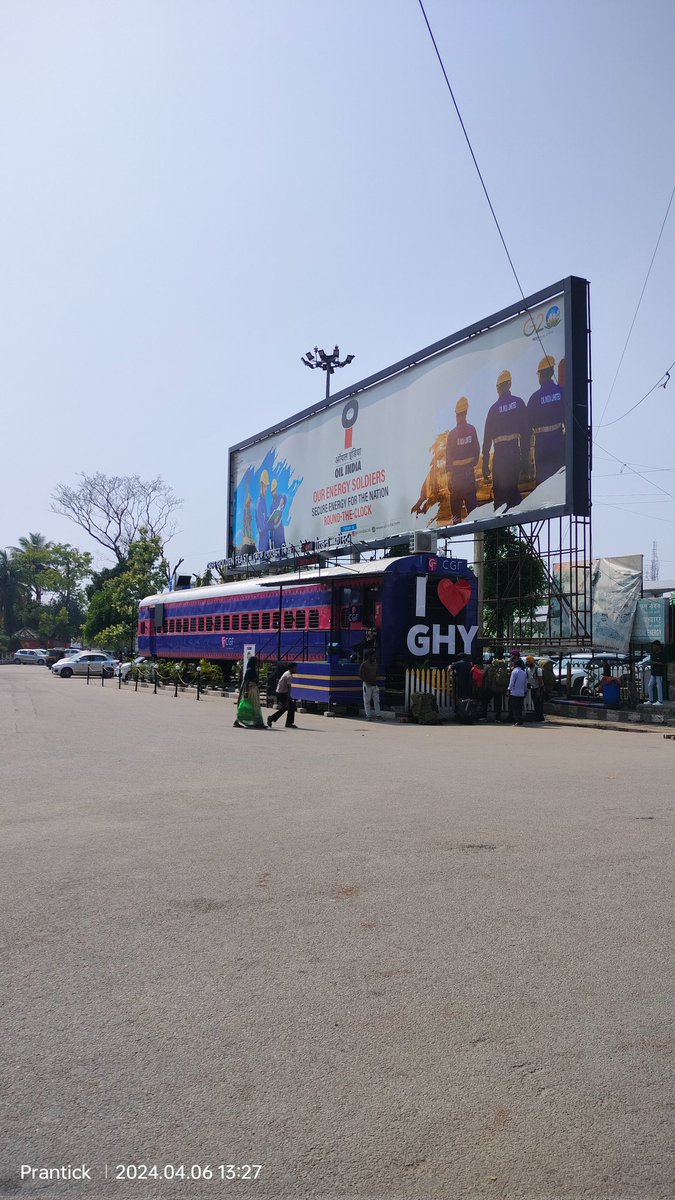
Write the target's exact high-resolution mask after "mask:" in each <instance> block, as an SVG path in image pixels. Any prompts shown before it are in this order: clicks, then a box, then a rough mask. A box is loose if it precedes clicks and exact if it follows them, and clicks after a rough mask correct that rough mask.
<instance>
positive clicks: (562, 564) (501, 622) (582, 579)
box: [473, 516, 593, 651]
mask: <svg viewBox="0 0 675 1200" xmlns="http://www.w3.org/2000/svg"><path fill="white" fill-rule="evenodd" d="M474 557H475V561H474V563H473V569H474V571H475V572H476V574H477V576H478V580H479V597H481V596H482V605H481V608H482V619H481V609H479V623H480V625H481V627H482V633H483V638H484V642H485V644H488V643H491V644H493V645H497V644H498V645H500V646H511V647H522V646H527V647H528V648H530V649H533V650H534V649H537V648H539V649H541V650H542V651H543V650H544V649H549V650H563V649H567V648H571V647H574V646H577V647H578V646H588V645H590V644H591V642H592V638H593V624H592V602H591V561H592V546H591V519H590V517H578V516H571V517H569V516H566V517H557V518H553V519H550V520H543V521H537V522H535V523H534V524H531V525H519V526H511V527H510V528H506V529H494V530H490V531H489V532H486V533H485V534H483V535H479V536H478V537H477V538H476V541H475V555H474Z"/></svg>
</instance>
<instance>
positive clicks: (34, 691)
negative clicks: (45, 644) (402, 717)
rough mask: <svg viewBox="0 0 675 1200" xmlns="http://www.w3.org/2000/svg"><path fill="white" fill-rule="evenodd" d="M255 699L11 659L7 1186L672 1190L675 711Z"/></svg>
mask: <svg viewBox="0 0 675 1200" xmlns="http://www.w3.org/2000/svg"><path fill="white" fill-rule="evenodd" d="M233 718H234V707H233V705H232V703H231V701H225V700H222V699H219V698H216V697H210V698H208V699H207V700H206V701H204V702H201V703H197V702H196V700H195V698H194V695H191V694H188V693H186V694H184V695H179V697H178V698H176V699H174V697H173V695H172V694H171V695H169V694H163V695H158V696H154V695H153V694H152V692H151V691H150V690H149V689H148V690H139V692H138V693H134V692H133V690H132V689H131V688H123V689H122V690H121V691H119V690H118V689H117V686H116V685H115V684H111V683H107V684H106V686H105V687H104V688H102V687H101V686H100V684H96V685H94V684H92V685H91V686H89V687H87V686H86V684H85V682H84V681H83V680H78V679H71V680H60V679H57V678H55V677H52V676H51V675H50V674H49V673H48V672H47V671H46V670H44V669H43V668H40V667H23V666H22V667H14V666H5V667H0V729H1V734H2V741H1V745H2V754H1V776H0V778H1V788H2V790H1V796H2V801H1V813H2V834H3V845H4V853H3V856H2V868H3V869H2V871H1V872H0V895H1V898H2V926H3V943H4V949H3V955H2V975H1V978H2V992H3V999H4V1007H3V1020H2V1026H1V1037H2V1042H3V1045H2V1053H1V1067H2V1079H1V1080H0V1105H1V1110H0V1111H1V1113H2V1117H1V1126H2V1147H1V1154H0V1196H5V1195H7V1196H10V1195H20V1196H22V1197H27V1196H35V1197H65V1196H67V1197H72V1198H77V1197H87V1198H91V1197H98V1196H101V1197H104V1196H110V1197H115V1198H116V1200H126V1198H127V1197H138V1198H139V1200H148V1198H149V1197H158V1198H159V1197H161V1200H169V1198H173V1197H176V1198H178V1197H180V1198H182V1197H200V1198H201V1197H216V1196H237V1197H246V1198H249V1197H259V1198H260V1200H263V1198H265V1200H268V1198H270V1200H271V1198H277V1197H279V1198H286V1197H288V1198H294V1197H312V1198H313V1200H323V1198H332V1197H351V1198H353V1200H418V1198H419V1200H438V1198H443V1200H445V1198H447V1200H455V1198H456V1197H457V1198H461V1197H473V1196H475V1197H491V1198H492V1197H500V1198H501V1197H505V1198H508V1200H520V1198H523V1200H525V1198H527V1200H581V1198H584V1200H586V1198H588V1200H646V1198H649V1200H657V1198H658V1200H666V1197H668V1198H669V1197H671V1196H672V1195H673V1179H674V1176H675V1171H674V1162H673V1139H672V1133H673V1130H672V1117H673V1111H674V1106H673V1101H674V1098H675V1097H674V1089H673V1047H674V1045H675V1039H674V1036H673V1025H672V1015H673V1014H672V996H673V970H672V967H673V959H672V948H673V937H672V932H673V931H672V911H673V909H672V899H673V891H672V883H673V871H672V864H673V856H672V850H673V845H672V831H673V778H674V768H675V742H674V741H667V740H665V739H664V738H663V735H662V733H661V732H659V731H656V732H654V733H651V732H650V733H644V734H637V733H634V732H631V733H628V732H626V733H622V732H620V731H617V730H611V731H609V730H608V731H597V730H594V729H586V728H569V727H565V726H564V725H562V724H555V725H546V726H543V727H530V726H525V727H524V728H522V729H517V728H511V727H508V726H503V727H493V726H488V727H485V726H476V727H470V728H466V727H460V726H447V727H442V728H420V727H417V726H408V725H392V724H385V723H383V724H374V723H373V724H366V723H365V722H363V721H357V720H330V719H327V718H325V717H319V716H305V715H303V714H299V717H298V722H299V724H300V726H301V728H299V729H298V730H297V732H290V731H286V730H285V729H284V728H283V727H282V723H281V722H279V723H278V724H277V726H276V727H275V729H274V730H273V731H272V732H268V731H264V732H262V731H261V732H253V731H247V730H240V729H234V728H232V721H233ZM68 1164H71V1166H77V1167H80V1166H81V1165H82V1164H85V1165H86V1167H87V1170H88V1171H89V1172H90V1174H91V1176H92V1178H91V1181H86V1180H85V1181H83V1182H79V1181H74V1180H70V1181H68V1180H61V1181H59V1180H56V1178H55V1177H54V1176H53V1175H52V1178H51V1179H48V1178H46V1177H43V1178H40V1176H39V1175H35V1176H34V1177H33V1178H32V1179H30V1178H24V1180H23V1182H22V1181H21V1178H20V1176H21V1167H22V1165H23V1167H24V1169H26V1168H30V1170H31V1171H35V1170H37V1171H39V1170H42V1171H46V1170H47V1169H51V1170H52V1171H53V1170H54V1168H57V1167H66V1166H67V1165H68ZM106 1164H107V1170H108V1178H107V1179H106V1178H105V1168H106ZM139 1164H146V1169H147V1168H150V1169H152V1167H153V1166H156V1167H157V1172H158V1174H159V1175H160V1176H161V1177H160V1178H159V1179H153V1178H152V1177H151V1176H150V1177H147V1178H145V1179H136V1180H131V1179H129V1178H128V1177H127V1178H122V1179H119V1180H118V1179H116V1178H115V1176H116V1175H117V1174H119V1173H120V1171H119V1167H123V1168H124V1172H123V1174H126V1175H127V1176H128V1175H129V1174H130V1173H131V1174H133V1168H134V1167H136V1171H137V1173H138V1172H139V1171H140V1173H141V1174H142V1168H140V1167H139ZM221 1164H222V1165H223V1167H224V1168H227V1166H228V1164H233V1166H235V1167H236V1168H238V1169H239V1176H240V1177H239V1178H236V1179H234V1180H233V1181H232V1182H228V1181H227V1180H221V1179H220V1178H219V1170H218V1168H219V1166H220V1165H221ZM244 1164H256V1165H257V1164H260V1165H261V1170H260V1172H257V1174H258V1178H257V1179H256V1180H253V1179H245V1178H242V1177H241V1176H242V1174H243V1175H246V1173H247V1172H246V1171H245V1170H243V1168H244ZM181 1165H182V1166H183V1168H184V1172H186V1173H187V1174H188V1175H190V1174H194V1173H195V1170H196V1172H197V1173H199V1172H200V1171H202V1172H203V1170H204V1168H205V1167H207V1166H208V1167H210V1169H211V1170H212V1171H213V1173H214V1178H212V1179H208V1177H207V1178H206V1179H204V1178H202V1179H193V1178H186V1179H182V1180H181V1179H180V1178H175V1179H174V1180H173V1181H169V1180H168V1179H164V1178H163V1174H164V1172H165V1166H166V1167H167V1168H168V1171H169V1173H171V1171H172V1170H173V1173H174V1174H176V1173H178V1174H180V1168H181ZM129 1166H131V1168H132V1171H131V1172H129V1171H128V1167H129ZM252 1173H253V1170H251V1174H252Z"/></svg>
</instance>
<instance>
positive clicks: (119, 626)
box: [84, 529, 167, 649]
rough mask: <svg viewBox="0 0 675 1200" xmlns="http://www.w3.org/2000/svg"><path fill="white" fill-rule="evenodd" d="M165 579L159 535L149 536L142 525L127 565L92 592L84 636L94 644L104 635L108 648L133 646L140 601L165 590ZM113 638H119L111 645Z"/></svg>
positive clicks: (163, 559) (111, 574) (164, 565)
mask: <svg viewBox="0 0 675 1200" xmlns="http://www.w3.org/2000/svg"><path fill="white" fill-rule="evenodd" d="M166 579H167V563H166V560H165V558H164V556H163V553H162V544H161V541H160V539H159V537H158V536H157V535H154V536H150V535H148V532H147V530H146V529H141V531H140V536H139V537H138V539H137V540H136V541H135V542H132V543H131V545H130V546H129V554H128V558H127V562H126V566H125V569H123V570H119V571H117V572H115V573H113V572H111V573H110V575H109V577H108V578H107V579H105V580H104V581H103V582H102V585H101V588H100V590H99V591H98V592H94V593H93V594H92V596H91V599H90V603H89V610H88V612H87V618H86V621H85V624H84V637H85V640H86V641H87V642H89V643H92V644H93V643H94V642H97V641H100V640H101V638H105V640H106V643H107V644H106V647H105V648H106V649H122V648H123V647H124V646H128V647H131V646H132V645H133V641H134V638H135V635H136V623H137V618H138V604H139V601H140V600H142V599H143V597H144V596H149V595H153V594H154V593H156V592H161V591H163V590H164V588H165V587H166ZM124 631H126V632H124ZM111 639H119V640H117V644H116V645H115V644H113V645H111V644H110V643H111Z"/></svg>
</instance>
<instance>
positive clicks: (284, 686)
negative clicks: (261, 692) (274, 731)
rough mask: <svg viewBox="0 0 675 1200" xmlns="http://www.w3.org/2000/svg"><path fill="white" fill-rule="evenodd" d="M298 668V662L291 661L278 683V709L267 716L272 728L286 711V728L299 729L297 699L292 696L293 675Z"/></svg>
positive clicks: (268, 723) (269, 725)
mask: <svg viewBox="0 0 675 1200" xmlns="http://www.w3.org/2000/svg"><path fill="white" fill-rule="evenodd" d="M296 670H297V665H296V663H289V664H288V667H287V668H286V670H285V671H284V673H283V675H282V676H281V678H280V679H279V681H278V683H277V689H276V701H277V711H276V712H275V713H272V714H271V715H270V716H269V717H268V718H267V727H268V729H271V728H272V726H273V724H274V722H275V721H278V720H279V717H282V716H283V714H284V713H286V728H287V729H297V728H298V727H297V725H296V724H295V700H294V699H293V696H292V694H291V693H292V688H293V676H294V675H295V672H296Z"/></svg>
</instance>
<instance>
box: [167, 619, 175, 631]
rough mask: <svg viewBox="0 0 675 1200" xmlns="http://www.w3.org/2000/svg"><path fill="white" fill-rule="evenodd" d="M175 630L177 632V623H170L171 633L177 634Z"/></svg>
mask: <svg viewBox="0 0 675 1200" xmlns="http://www.w3.org/2000/svg"><path fill="white" fill-rule="evenodd" d="M175 630H176V622H175V621H169V633H175Z"/></svg>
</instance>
